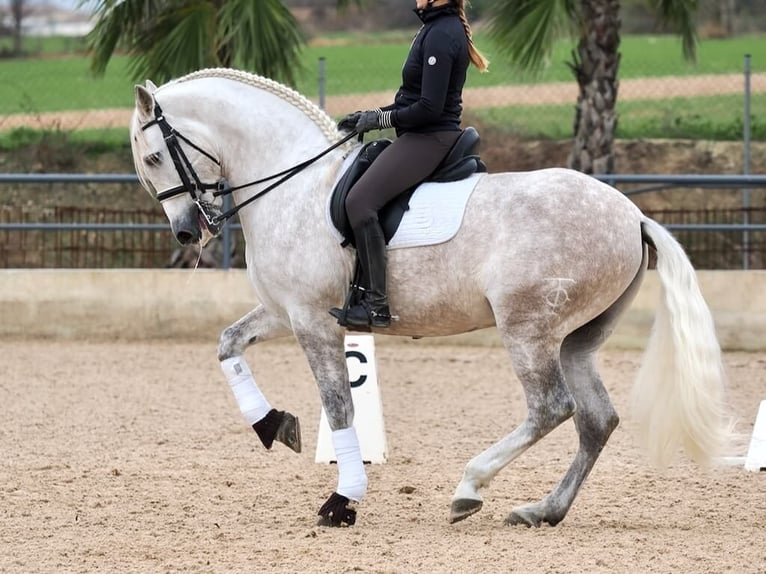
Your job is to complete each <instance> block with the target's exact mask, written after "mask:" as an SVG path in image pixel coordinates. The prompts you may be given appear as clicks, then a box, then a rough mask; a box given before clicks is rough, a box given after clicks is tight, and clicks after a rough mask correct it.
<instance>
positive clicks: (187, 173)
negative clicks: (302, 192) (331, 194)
mask: <svg viewBox="0 0 766 574" xmlns="http://www.w3.org/2000/svg"><path fill="white" fill-rule="evenodd" d="M154 125H156V126H159V128H160V130H161V131H162V137H163V138H164V140H165V145H166V146H167V148H168V152H169V153H170V157H171V159H172V160H173V165H174V166H175V168H176V172H177V173H178V177H180V178H181V185H178V186H176V187H173V188H171V189H167V190H165V191H162V192H160V193H158V194H157V200H158V201H160V202H162V201H165V200H166V199H170V198H171V197H175V196H177V195H181V194H182V193H186V192H188V193H189V194H190V195H191V197H192V199H193V200H194V203H196V204H197V207H198V209H199V210H200V212H201V213H202V215H203V216H204V217H205V220H206V221H207V224H208V226H209V227H210V231H211V232H213V233H214V234H217V233H218V232H219V231H220V230H221V228H222V227H223V226H224V225H225V224H226V222H227V221H228V220H229V219H231V218H232V217H233V216H234V215H236V214H237V212H239V210H240V209H242V208H243V207H245V206H246V205H248V204H250V203H252V202H253V201H255V200H256V199H258V198H259V197H261V196H262V195H265V194H266V193H268V192H270V191H271V190H272V189H274V188H276V187H278V186H280V185H282V184H283V183H284V182H286V181H287V180H289V179H290V178H292V177H294V176H295V175H297V174H299V173H300V172H301V171H303V170H304V169H306V168H307V167H308V166H310V165H311V164H312V163H314V162H315V161H317V160H319V159H321V158H322V157H324V156H325V155H327V154H328V153H330V152H331V151H333V150H334V149H336V148H338V147H340V146H342V145H343V144H344V143H346V142H347V141H348V140H350V139H351V138H353V137H354V136H356V135H358V134H357V132H356V130H354V131H352V132H350V133H349V134H347V135H346V136H344V137H343V138H341V139H340V140H339V141H337V142H335V143H334V144H332V145H330V146H329V147H327V148H325V149H324V150H322V151H321V152H319V153H318V154H317V155H315V156H314V157H312V158H310V159H307V160H306V161H302V162H301V163H299V164H297V165H294V166H292V167H289V168H287V169H285V170H282V171H280V172H279V173H275V174H273V175H270V176H268V177H263V178H261V179H256V180H253V181H250V182H248V183H244V184H242V185H237V186H235V187H231V186H229V184H228V182H227V181H226V179H225V178H223V177H221V179H219V180H218V182H216V183H203V182H202V180H200V178H199V176H198V175H197V172H196V171H194V167H192V164H191V162H190V161H189V158H188V157H187V156H186V154H185V153H184V150H183V148H182V147H181V144H180V143H179V141H178V140H179V139H180V140H182V141H184V142H186V143H187V144H188V145H190V146H191V147H192V148H194V149H195V150H197V151H198V152H200V153H201V154H202V155H204V156H205V157H207V158H208V159H210V160H211V161H212V162H213V163H215V164H216V165H217V166H219V167H221V162H220V161H219V160H217V159H216V158H215V157H214V156H213V155H212V154H210V153H208V152H206V151H205V150H204V149H202V148H201V147H199V146H198V145H196V144H195V143H194V142H192V141H191V140H190V139H188V138H187V137H185V136H184V135H183V134H181V133H180V132H178V131H176V130H175V128H173V127H172V126H171V125H170V124H169V123H168V121H167V120H166V119H165V116H164V114H163V112H162V108H161V107H160V104H159V103H158V102H157V101H156V100H155V104H154V119H153V120H151V121H149V122H147V123H146V124H144V125H143V126H141V131H145V130H147V129H148V128H150V127H152V126H154ZM276 178H280V179H278V180H277V181H275V182H274V183H272V184H271V185H269V186H268V187H267V188H265V189H262V190H261V191H259V192H258V193H256V194H255V195H253V196H252V197H249V198H247V199H246V200H245V201H243V202H242V203H240V204H239V205H237V206H235V207H233V208H232V209H230V210H228V211H226V212H224V213H221V214H217V215H214V214H212V213H210V211H209V210H210V209H211V208H212V207H213V206H212V205H211V204H210V203H208V202H206V201H204V200H202V198H201V194H203V193H205V192H206V191H207V190H210V189H214V190H215V191H213V197H222V196H225V195H229V194H231V193H233V192H235V191H237V190H240V189H244V188H247V187H252V186H253V185H258V184H259V183H264V182H267V181H271V180H273V179H276Z"/></svg>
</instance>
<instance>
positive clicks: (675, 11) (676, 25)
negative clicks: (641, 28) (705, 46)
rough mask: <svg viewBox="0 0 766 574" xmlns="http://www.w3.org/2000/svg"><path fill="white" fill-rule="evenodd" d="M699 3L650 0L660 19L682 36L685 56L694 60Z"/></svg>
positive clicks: (695, 0) (694, 0)
mask: <svg viewBox="0 0 766 574" xmlns="http://www.w3.org/2000/svg"><path fill="white" fill-rule="evenodd" d="M698 4H699V2H698V1H697V0H649V5H650V6H651V7H652V9H653V10H654V13H655V14H656V15H657V18H658V20H659V21H660V22H662V23H663V24H667V25H669V26H670V27H671V28H672V30H673V31H674V32H676V33H677V34H678V35H680V36H681V43H682V46H683V51H684V58H686V59H687V60H692V61H694V60H695V59H696V57H697V29H696V26H695V23H694V17H695V15H696V13H697V8H698Z"/></svg>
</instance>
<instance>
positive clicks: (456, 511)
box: [449, 498, 484, 524]
mask: <svg viewBox="0 0 766 574" xmlns="http://www.w3.org/2000/svg"><path fill="white" fill-rule="evenodd" d="M483 504H484V503H483V502H482V501H481V500H476V499H475V498H458V499H457V500H453V501H452V506H451V507H450V515H449V523H450V524H454V523H455V522H460V521H461V520H465V519H466V518H468V517H469V516H471V515H472V514H476V513H477V512H479V510H481V507H482V505H483Z"/></svg>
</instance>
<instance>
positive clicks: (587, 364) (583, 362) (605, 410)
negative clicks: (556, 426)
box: [505, 254, 646, 526]
mask: <svg viewBox="0 0 766 574" xmlns="http://www.w3.org/2000/svg"><path fill="white" fill-rule="evenodd" d="M645 255H646V254H645ZM643 272H644V267H643V266H642V268H641V269H640V270H639V272H638V273H637V274H636V276H635V278H634V279H633V282H632V283H631V284H630V286H629V287H628V289H627V290H626V291H625V292H624V293H623V294H622V295H621V296H620V298H619V299H618V300H617V301H616V302H615V303H613V304H612V306H611V307H609V309H607V310H606V311H605V312H604V313H602V314H601V315H600V316H598V317H597V318H596V319H594V320H593V321H591V322H590V323H587V324H586V325H584V326H582V327H580V328H579V329H577V330H576V331H574V332H573V333H571V334H570V335H568V336H567V337H566V339H564V342H563V344H562V346H561V364H562V367H563V369H564V375H565V377H566V381H567V386H568V387H569V389H570V391H571V392H572V394H573V395H574V398H575V402H576V403H577V412H576V413H575V415H574V423H575V428H576V429H577V434H578V437H579V448H578V450H577V454H576V455H575V458H574V460H573V461H572V464H571V465H570V467H569V469H568V470H567V472H566V474H565V475H564V477H563V478H562V479H561V481H560V482H559V483H558V484H557V485H556V487H555V488H554V489H553V490H552V491H551V492H550V493H549V494H548V495H547V496H545V497H544V498H543V499H542V500H540V501H539V502H534V503H531V504H526V505H523V506H520V507H517V508H515V509H513V511H512V512H511V513H510V515H508V517H507V518H506V521H505V522H506V524H510V525H514V524H524V525H526V526H540V524H542V523H543V522H547V523H548V524H550V525H551V526H554V525H556V524H558V523H559V522H561V520H563V519H564V516H566V514H567V512H568V511H569V508H570V507H571V506H572V503H573V502H574V499H575V497H576V496H577V493H578V492H579V490H580V487H581V486H582V484H583V482H584V481H585V479H586V478H587V476H588V474H589V473H590V471H591V469H592V468H593V465H594V464H595V463H596V460H597V459H598V457H599V455H600V454H601V450H602V449H603V448H604V445H606V442H607V440H609V436H610V435H611V434H612V431H614V429H615V428H616V427H617V425H618V423H619V420H620V419H619V417H618V416H617V412H616V411H615V410H614V407H613V406H612V402H611V401H610V399H609V395H608V394H607V392H606V389H605V388H604V385H603V383H602V381H601V377H600V376H599V374H598V372H597V370H596V364H595V359H596V357H595V354H596V351H597V350H598V349H599V347H600V346H601V345H602V344H603V343H604V341H605V340H606V339H607V337H608V336H609V335H610V334H611V331H612V328H613V326H614V324H615V323H616V321H617V319H618V318H619V317H620V315H621V314H622V312H623V311H624V310H625V309H626V308H627V307H628V305H629V304H630V302H631V301H632V300H633V297H634V296H635V294H636V292H637V291H638V288H639V286H640V285H641V280H642V278H643Z"/></svg>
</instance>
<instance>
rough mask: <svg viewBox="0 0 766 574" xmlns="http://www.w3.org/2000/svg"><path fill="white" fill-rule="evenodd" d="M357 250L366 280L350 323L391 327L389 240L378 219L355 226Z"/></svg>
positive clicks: (352, 309)
mask: <svg viewBox="0 0 766 574" xmlns="http://www.w3.org/2000/svg"><path fill="white" fill-rule="evenodd" d="M354 239H356V251H357V256H358V257H359V263H360V265H361V267H362V276H363V277H364V278H365V279H366V282H365V283H366V284H365V285H364V286H363V287H364V291H363V293H362V296H361V298H360V300H359V302H358V303H357V304H356V305H353V306H351V307H349V309H348V311H347V313H346V317H345V319H346V323H347V324H348V325H351V326H354V327H388V326H389V325H391V313H390V311H389V309H388V296H387V295H386V239H385V237H384V236H383V229H382V228H381V227H380V223H379V222H378V220H377V219H368V220H367V221H366V222H365V223H363V224H362V225H361V227H359V228H357V229H354Z"/></svg>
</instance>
